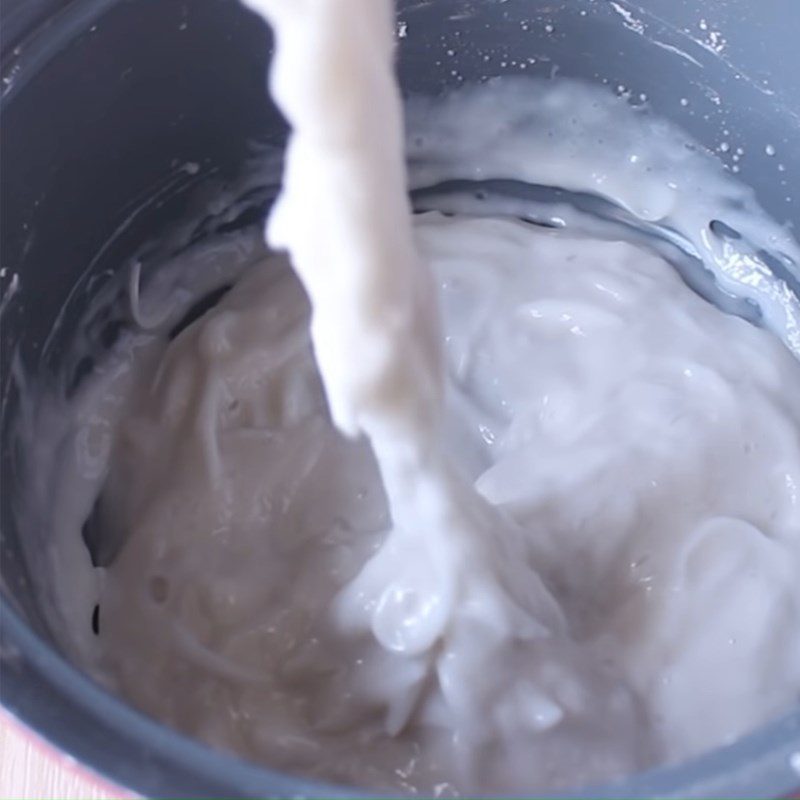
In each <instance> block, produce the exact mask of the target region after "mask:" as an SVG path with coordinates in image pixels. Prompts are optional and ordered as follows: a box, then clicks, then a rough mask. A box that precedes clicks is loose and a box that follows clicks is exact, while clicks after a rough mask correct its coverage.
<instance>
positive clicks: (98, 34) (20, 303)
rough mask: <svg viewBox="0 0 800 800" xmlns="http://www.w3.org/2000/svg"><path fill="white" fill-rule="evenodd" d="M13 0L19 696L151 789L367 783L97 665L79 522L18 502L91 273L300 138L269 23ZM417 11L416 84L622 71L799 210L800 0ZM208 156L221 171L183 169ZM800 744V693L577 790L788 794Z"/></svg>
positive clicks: (9, 262)
mask: <svg viewBox="0 0 800 800" xmlns="http://www.w3.org/2000/svg"><path fill="white" fill-rule="evenodd" d="M2 10H3V26H2V35H1V36H0V40H1V41H0V45H1V46H2V75H3V85H2V92H3V94H2V101H0V102H1V105H0V109H1V112H2V123H1V124H0V133H1V134H2V151H0V153H1V156H2V179H1V181H0V183H1V187H0V188H1V190H2V195H1V202H2V206H1V208H0V210H1V212H2V230H1V231H0V234H1V236H2V264H0V267H2V274H0V282H1V283H0V286H2V290H3V301H2V305H1V306H0V324H2V344H1V347H2V353H1V356H2V362H1V366H2V380H3V384H2V412H3V422H2V426H3V427H2V431H3V451H2V498H1V499H2V503H1V506H2V507H1V508H0V511H1V513H2V517H1V518H0V555H1V560H0V566H1V567H2V580H1V581H0V615H1V617H2V625H1V627H0V669H2V673H1V677H0V698H1V699H2V704H3V706H5V708H6V709H7V710H8V711H10V712H11V714H13V715H15V716H16V717H18V718H19V719H20V720H22V721H23V722H24V723H26V724H27V725H29V726H30V727H31V728H33V729H34V730H35V731H37V732H38V733H39V734H41V735H42V736H44V737H45V738H46V739H48V740H49V741H50V742H52V743H53V744H55V745H56V746H58V747H59V748H61V749H62V750H64V751H66V752H67V753H70V754H71V755H73V756H74V757H75V758H77V759H78V760H79V761H81V762H83V763H85V764H86V765H88V766H89V767H91V768H92V769H93V770H96V771H97V772H98V773H101V774H103V775H105V776H107V777H108V778H110V779H111V780H113V781H115V782H117V783H119V784H121V785H124V786H126V787H130V788H131V789H133V790H135V791H137V792H140V793H143V794H146V795H153V796H173V797H174V796H208V797H222V796H226V797H256V796H260V797H263V796H286V797H297V796H306V795H315V794H316V795H318V794H324V795H326V796H353V795H354V792H353V791H352V790H348V789H343V788H336V787H330V786H326V787H322V786H319V785H314V784H312V783H309V782H308V781H307V780H304V779H300V778H294V777H291V776H286V775H281V774H277V773H275V772H273V771H271V770H269V769H268V768H267V767H263V766H258V765H255V764H250V763H245V762H243V761H241V760H239V759H237V758H235V757H233V756H230V755H226V754H223V753H219V752H215V751H212V750H210V749H209V748H207V747H205V746H204V745H201V744H199V743H197V742H194V741H192V740H190V739H188V738H186V737H185V736H182V735H180V734H178V733H175V732H174V731H172V730H170V729H168V728H166V727H164V726H162V725H160V724H159V723H157V722H155V721H153V720H151V719H148V718H145V717H144V716H143V715H142V714H140V713H138V712H137V711H135V710H133V709H131V708H130V707H128V706H127V705H126V704H125V703H123V702H122V701H120V700H118V699H117V698H115V697H112V696H111V695H110V694H108V693H107V692H106V691H105V690H104V689H103V688H102V687H101V686H99V685H97V684H96V683H94V682H93V681H92V680H91V679H90V678H88V677H87V676H85V675H83V674H81V672H80V671H79V670H78V669H77V668H76V667H75V666H73V665H72V664H70V663H69V661H68V660H67V658H66V657H65V655H64V654H63V653H62V652H60V650H59V647H58V645H57V644H56V641H57V633H58V632H57V631H54V630H53V621H52V619H51V618H50V617H49V616H48V614H47V613H46V608H47V600H48V598H47V585H46V580H45V579H44V578H43V576H42V575H41V565H40V560H39V558H40V556H41V553H42V552H43V551H44V549H45V548H46V547H47V542H48V538H49V537H50V536H52V535H54V534H56V533H57V532H54V531H46V530H31V528H30V526H29V525H28V526H25V525H23V524H22V522H23V521H22V520H21V519H20V518H19V508H18V505H17V504H16V503H15V495H16V493H17V492H18V490H19V481H20V480H21V474H20V472H19V470H18V463H19V461H18V455H19V454H18V453H16V452H15V451H14V447H13V443H12V440H11V438H10V437H9V430H10V426H11V425H12V424H13V421H14V418H15V415H16V414H17V413H18V410H19V404H18V401H19V398H18V396H17V393H16V389H15V382H14V380H13V376H12V370H11V366H12V362H14V359H16V362H15V363H17V364H18V365H21V367H22V368H23V369H24V370H26V371H30V372H33V371H36V370H39V371H45V372H46V371H48V370H53V369H56V368H57V367H58V365H59V360H60V359H61V358H62V357H63V354H64V352H65V349H66V347H67V346H68V344H69V341H70V336H71V334H72V333H73V332H74V325H75V320H76V319H77V317H78V315H79V314H80V312H81V310H82V305H81V299H80V297H76V293H75V292H73V288H74V287H75V286H76V285H78V284H80V285H82V286H84V287H85V286H90V285H93V284H92V281H99V282H102V280H103V276H104V275H107V274H109V273H113V271H114V270H115V269H118V268H119V266H120V265H121V264H122V263H123V262H124V261H125V259H126V258H127V257H128V256H130V254H131V253H132V252H133V251H134V250H135V249H136V248H138V247H139V246H140V245H141V244H142V242H144V241H146V240H149V241H153V240H157V239H158V237H159V235H160V234H162V233H163V232H166V231H168V230H170V229H171V227H172V226H174V224H175V222H176V221H178V220H180V219H185V218H187V217H189V216H191V214H192V213H193V211H195V210H196V208H197V206H196V205H195V198H196V196H197V193H198V192H202V190H203V186H204V185H206V184H208V182H209V181H215V182H216V183H217V184H219V182H220V181H224V180H226V179H228V178H232V177H233V176H235V175H236V174H238V173H239V171H240V170H241V168H242V164H243V162H244V161H245V159H246V157H247V155H248V153H249V148H250V143H251V142H252V141H253V140H262V141H263V140H269V141H272V142H273V143H276V144H279V143H280V142H281V141H282V139H283V136H284V133H285V131H284V126H283V123H282V121H281V119H280V117H279V115H278V114H277V113H276V111H275V110H274V109H273V108H272V107H271V106H270V105H269V104H268V103H267V101H266V99H265V88H264V86H265V82H264V74H265V69H266V65H267V58H268V33H267V31H266V30H265V28H264V27H263V25H262V24H261V23H260V22H259V21H258V20H257V19H256V18H255V17H254V16H252V15H251V14H250V13H248V12H247V11H245V10H244V9H243V8H241V7H240V6H239V4H238V3H237V2H236V0H156V1H154V0H5V3H4V4H3V9H2ZM398 20H399V26H398V32H399V34H400V38H399V40H398V41H399V73H400V78H401V82H402V85H403V88H404V90H406V91H414V92H426V93H432V92H438V91H440V90H442V89H443V88H446V87H447V86H449V85H452V84H453V83H455V82H461V81H471V80H478V79H480V78H482V77H484V76H486V75H494V74H499V73H505V72H514V71H522V70H523V69H524V70H525V71H526V72H527V73H528V74H538V75H545V76H548V77H549V76H551V75H552V74H553V72H555V71H556V70H557V71H558V74H560V75H569V76H577V77H582V78H585V79H588V80H592V81H604V82H608V83H610V84H611V85H612V86H614V87H617V86H623V87H625V90H627V91H630V92H632V94H633V96H634V97H638V96H639V94H644V95H646V96H647V100H648V102H649V103H650V104H651V105H652V106H653V108H654V109H655V111H656V112H658V113H659V114H662V115H664V116H667V117H671V118H672V119H674V120H676V121H677V122H678V123H679V124H680V125H682V126H683V127H684V128H685V129H687V130H688V132H689V133H690V134H692V135H693V136H694V137H695V138H697V139H698V140H699V141H700V142H702V143H703V144H705V145H706V146H708V147H709V148H711V149H715V148H717V146H718V144H719V143H720V142H721V141H723V140H724V141H726V142H729V143H730V148H729V150H728V151H727V152H726V153H725V154H723V156H722V157H723V158H727V159H734V160H735V161H736V166H737V167H739V168H740V177H741V178H742V179H743V180H744V181H746V182H748V183H750V184H751V185H752V186H753V187H754V188H755V189H756V191H757V194H758V196H759V200H760V202H761V203H762V205H763V206H764V207H765V208H766V209H767V210H768V211H769V212H770V213H771V214H772V215H774V216H775V217H776V218H777V219H778V220H780V221H789V222H794V223H796V222H797V221H799V220H800V213H798V205H797V203H796V201H795V200H794V198H793V193H794V191H795V190H796V189H797V187H798V186H799V185H800V81H798V80H797V71H798V67H799V66H800V64H798V56H797V53H798V49H797V40H798V34H800V4H798V3H797V2H796V0H760V2H758V3H754V2H751V0H705V1H704V2H703V1H702V0H639V2H638V3H634V2H628V1H627V0H617V1H616V2H612V0H560V1H559V2H554V1H553V0H506V2H501V0H428V1H427V2H412V0H407V2H401V3H400V8H399V11H398ZM487 56H488V58H487ZM531 57H534V58H535V59H536V61H535V63H531V62H530V61H529V59H530V58H531ZM522 65H524V66H522ZM726 131H727V133H726ZM738 148H741V149H742V150H743V151H744V153H743V154H740V153H738V152H737V149H738ZM773 148H774V149H775V151H776V152H775V154H774V155H773V154H771V151H772V149H773ZM768 151H770V152H768ZM734 157H735V158H734ZM187 162H192V163H195V164H197V165H199V171H197V172H196V173H195V174H189V173H188V172H186V171H183V172H181V171H176V169H175V165H176V164H185V163H187ZM779 165H780V169H779ZM201 229H202V228H201V227H200V228H198V230H201ZM15 275H18V276H19V277H18V279H17V278H15V277H14V276H15ZM17 281H18V282H17ZM71 292H72V301H71V302H70V303H69V304H68V310H67V312H66V313H65V314H64V315H62V316H61V317H60V318H59V314H60V312H61V310H62V308H63V307H64V304H65V301H67V299H68V297H70V293H71ZM57 320H58V321H59V326H58V328H57V335H55V336H50V333H51V331H52V329H53V326H54V324H55V323H56V321H57ZM798 579H800V576H798ZM799 761H800V704H799V705H798V706H797V707H795V708H794V709H787V713H786V716H785V717H783V718H782V719H780V720H777V721H775V722H773V723H771V724H769V725H767V726H766V727H764V728H763V729H761V730H759V731H757V732H755V733H753V734H752V735H750V736H748V737H746V738H744V739H743V740H741V741H739V742H737V743H735V744H734V745H732V746H729V747H725V748H721V749H719V750H717V751H715V752H713V753H710V754H707V755H704V756H702V757H701V758H698V759H696V760H694V761H692V762H691V763H687V764H681V765H677V766H674V767H668V768H664V769H658V770H655V771H652V772H648V773H645V774H641V775H636V776H633V777H632V778H630V779H629V780H627V781H625V782H624V783H621V784H619V785H613V786H606V787H590V788H585V787H584V788H581V787H576V789H575V791H572V792H569V794H570V795H571V796H595V797H599V796H605V797H612V796H613V797H620V796H639V797H641V796H663V797H668V796H669V797H701V796H704V797H707V796H727V797H734V796H742V797H745V796H750V797H755V796H759V797H779V796H786V795H788V794H791V793H792V792H795V793H796V792H798V787H800V772H799V771H798V770H800V765H798V762H799ZM792 765H794V766H792Z"/></svg>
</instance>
